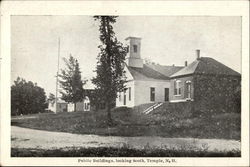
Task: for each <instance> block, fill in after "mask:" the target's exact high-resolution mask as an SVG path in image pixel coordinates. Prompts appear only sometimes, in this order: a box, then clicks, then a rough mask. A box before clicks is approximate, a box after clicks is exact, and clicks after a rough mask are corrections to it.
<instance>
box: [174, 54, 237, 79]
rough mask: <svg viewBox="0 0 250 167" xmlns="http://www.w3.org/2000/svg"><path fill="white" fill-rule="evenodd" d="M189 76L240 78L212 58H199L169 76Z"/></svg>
mask: <svg viewBox="0 0 250 167" xmlns="http://www.w3.org/2000/svg"><path fill="white" fill-rule="evenodd" d="M191 74H209V75H211V74H212V75H227V76H240V73H238V72H236V71H234V70H232V69H231V68H229V67H227V66H225V65H224V64H222V63H220V62H218V61H216V60H214V59H213V58H209V57H201V58H199V59H197V60H195V61H194V62H192V63H191V64H189V65H188V66H187V67H185V68H183V69H181V70H180V71H178V72H176V73H175V74H173V75H171V78H174V77H180V76H185V75H191Z"/></svg>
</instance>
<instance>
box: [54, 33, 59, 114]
mask: <svg viewBox="0 0 250 167" xmlns="http://www.w3.org/2000/svg"><path fill="white" fill-rule="evenodd" d="M59 63H60V38H58V57H57V72H56V99H55V104H56V107H55V109H56V111H55V113H57V99H58V94H57V93H58V75H59Z"/></svg>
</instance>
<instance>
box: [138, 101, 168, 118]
mask: <svg viewBox="0 0 250 167" xmlns="http://www.w3.org/2000/svg"><path fill="white" fill-rule="evenodd" d="M162 104H163V103H162V102H160V103H155V104H154V105H152V106H150V107H148V108H147V109H145V110H144V111H143V112H142V113H144V114H146V115H147V114H149V113H150V112H152V111H154V110H156V109H157V108H159V107H160V106H161V105H162Z"/></svg>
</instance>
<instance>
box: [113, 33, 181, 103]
mask: <svg viewBox="0 0 250 167" xmlns="http://www.w3.org/2000/svg"><path fill="white" fill-rule="evenodd" d="M126 41H127V42H128V46H129V50H128V54H127V57H126V66H125V71H126V77H127V81H128V82H127V83H126V88H127V90H126V91H124V92H119V93H118V96H117V99H116V106H117V107H121V106H127V107H134V106H137V105H140V104H145V103H157V102H167V101H169V89H170V76H171V75H172V74H174V73H176V72H177V71H179V70H181V69H182V68H183V67H181V66H174V65H173V66H163V65H159V64H154V63H151V64H146V63H144V61H143V59H142V57H141V38H137V37H128V38H126Z"/></svg>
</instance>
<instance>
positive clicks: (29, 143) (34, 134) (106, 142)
mask: <svg viewBox="0 0 250 167" xmlns="http://www.w3.org/2000/svg"><path fill="white" fill-rule="evenodd" d="M11 140H12V141H11V147H12V148H40V149H55V148H66V147H100V146H103V147H109V146H110V147H111V146H112V147H122V146H124V145H127V146H129V147H131V148H138V149H142V148H144V147H151V148H152V147H154V148H156V147H161V148H163V147H166V148H176V149H179V148H182V149H183V148H186V149H189V150H190V149H197V148H207V149H208V150H209V151H213V150H218V151H229V150H233V149H239V150H240V142H239V141H235V140H219V139H194V138H163V137H149V136H144V137H141V136H140V137H119V136H98V135H79V134H71V133H62V132H49V131H43V130H34V129H28V128H21V127H16V126H12V127H11Z"/></svg>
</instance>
